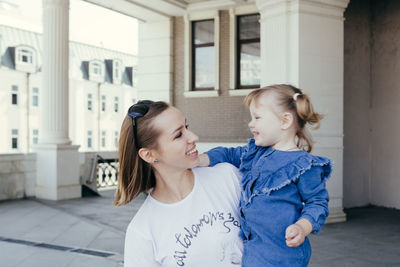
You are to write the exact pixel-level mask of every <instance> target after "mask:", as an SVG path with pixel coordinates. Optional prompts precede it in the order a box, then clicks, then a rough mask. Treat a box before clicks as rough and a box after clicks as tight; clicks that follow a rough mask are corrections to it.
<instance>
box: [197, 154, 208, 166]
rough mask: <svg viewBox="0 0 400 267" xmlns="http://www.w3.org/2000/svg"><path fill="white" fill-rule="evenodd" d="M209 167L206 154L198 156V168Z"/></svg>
mask: <svg viewBox="0 0 400 267" xmlns="http://www.w3.org/2000/svg"><path fill="white" fill-rule="evenodd" d="M208 165H210V158H209V157H208V155H207V154H206V153H203V154H200V155H199V164H198V165H197V166H198V167H207V166H208Z"/></svg>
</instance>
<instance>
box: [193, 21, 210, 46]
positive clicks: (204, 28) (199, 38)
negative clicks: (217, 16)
mask: <svg viewBox="0 0 400 267" xmlns="http://www.w3.org/2000/svg"><path fill="white" fill-rule="evenodd" d="M192 26H193V38H194V44H196V45H197V44H204V43H214V20H204V21H194V22H193V24H192Z"/></svg>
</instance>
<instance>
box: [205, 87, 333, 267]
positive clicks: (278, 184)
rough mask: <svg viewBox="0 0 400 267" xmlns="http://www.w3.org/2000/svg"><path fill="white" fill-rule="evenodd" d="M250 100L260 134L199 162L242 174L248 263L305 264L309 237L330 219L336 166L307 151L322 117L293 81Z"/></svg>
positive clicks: (253, 94) (254, 93) (252, 124)
mask: <svg viewBox="0 0 400 267" xmlns="http://www.w3.org/2000/svg"><path fill="white" fill-rule="evenodd" d="M246 104H247V105H248V106H249V108H250V113H251V121H250V123H249V124H248V126H249V128H250V131H251V132H252V134H253V135H254V139H250V140H249V143H248V144H247V145H246V146H244V147H237V148H224V147H217V148H214V149H212V150H210V151H208V152H207V154H203V155H201V165H203V166H204V165H208V164H210V165H215V164H217V163H220V162H230V163H232V164H234V165H235V166H236V167H238V168H240V171H241V172H242V174H243V179H242V182H241V186H242V195H241V200H240V204H239V211H240V222H241V237H242V239H243V240H244V252H243V258H242V264H243V265H242V266H244V267H250V266H254V267H259V266H307V264H308V262H309V259H310V256H311V246H310V243H309V241H308V238H307V236H308V235H309V234H310V233H311V232H314V233H318V232H319V231H320V229H321V226H322V225H323V224H324V222H325V219H326V217H327V216H328V200H329V197H328V192H327V190H326V187H325V182H326V180H327V179H328V177H329V176H330V173H331V171H332V163H331V161H330V160H329V159H327V158H323V157H317V156H313V155H311V154H309V153H308V152H310V151H311V150H312V142H311V139H310V138H309V136H308V135H307V132H306V129H305V126H306V125H307V124H311V125H315V127H314V128H318V127H319V123H320V120H321V118H322V116H321V115H320V114H318V113H316V112H314V110H313V106H312V104H311V101H310V99H309V98H308V96H307V95H306V94H303V93H302V92H301V90H300V89H298V88H295V87H293V86H291V85H273V86H267V87H264V88H261V89H257V90H254V91H252V92H251V93H250V94H249V95H248V96H247V97H246ZM305 150H306V151H305ZM207 155H208V157H207Z"/></svg>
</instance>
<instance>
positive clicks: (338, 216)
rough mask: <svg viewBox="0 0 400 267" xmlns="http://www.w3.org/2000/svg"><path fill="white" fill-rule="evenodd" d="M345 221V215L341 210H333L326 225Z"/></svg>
mask: <svg viewBox="0 0 400 267" xmlns="http://www.w3.org/2000/svg"><path fill="white" fill-rule="evenodd" d="M346 220H347V218H346V213H344V212H343V210H342V209H334V210H331V211H330V212H329V216H328V218H327V219H326V223H338V222H345V221H346Z"/></svg>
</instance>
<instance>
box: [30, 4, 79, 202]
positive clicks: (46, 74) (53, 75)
mask: <svg viewBox="0 0 400 267" xmlns="http://www.w3.org/2000/svg"><path fill="white" fill-rule="evenodd" d="M68 23H69V0H43V66H42V68H43V76H42V77H43V78H42V79H43V88H42V90H41V91H40V99H41V101H40V105H41V114H40V120H41V121H40V130H39V133H40V136H39V145H37V146H36V147H35V150H36V152H37V180H36V196H37V197H38V198H45V199H52V200H59V199H66V198H76V197H80V196H81V186H80V183H79V154H78V147H79V146H72V145H71V140H70V138H69V136H68V79H69V72H68V67H69V64H68V60H69V36H68V35H69V25H68Z"/></svg>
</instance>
